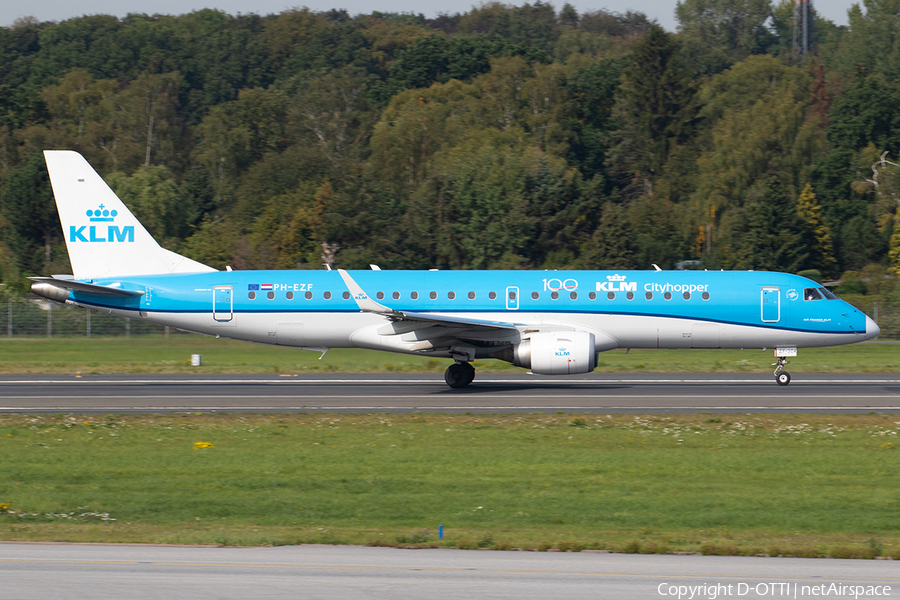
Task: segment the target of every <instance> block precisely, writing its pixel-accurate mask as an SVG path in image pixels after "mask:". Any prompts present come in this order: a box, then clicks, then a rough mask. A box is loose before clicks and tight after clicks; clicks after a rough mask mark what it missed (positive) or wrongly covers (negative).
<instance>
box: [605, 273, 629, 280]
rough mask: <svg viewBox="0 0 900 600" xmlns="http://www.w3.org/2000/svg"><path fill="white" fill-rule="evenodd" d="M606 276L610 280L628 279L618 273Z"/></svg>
mask: <svg viewBox="0 0 900 600" xmlns="http://www.w3.org/2000/svg"><path fill="white" fill-rule="evenodd" d="M606 278H607V279H608V280H610V281H625V279H627V278H626V277H625V276H624V275H619V274H618V273H616V274H615V275H607V276H606Z"/></svg>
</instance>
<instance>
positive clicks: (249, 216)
mask: <svg viewBox="0 0 900 600" xmlns="http://www.w3.org/2000/svg"><path fill="white" fill-rule="evenodd" d="M792 11H793V2H791V1H790V0H782V1H781V2H780V3H774V4H773V3H772V2H770V1H769V0H682V1H681V2H679V4H678V8H677V10H676V18H677V21H678V30H677V32H675V33H669V32H666V31H665V30H664V29H663V28H661V27H660V26H659V25H657V24H656V23H655V22H654V21H652V20H649V19H648V18H647V17H646V16H645V15H643V14H641V13H636V12H628V13H625V14H618V13H612V12H609V11H605V10H598V11H594V12H588V13H584V14H579V13H578V12H577V11H576V10H574V9H573V8H572V7H571V6H570V5H568V4H567V5H564V6H563V7H562V8H561V9H559V10H557V9H556V8H555V7H553V6H552V5H550V4H545V3H543V2H541V1H538V2H535V3H534V4H525V5H523V6H520V7H515V6H509V5H504V4H500V3H486V4H482V5H480V6H478V7H475V8H473V9H472V10H470V11H469V12H466V13H464V14H453V15H440V16H438V17H436V18H433V19H429V18H425V17H423V16H421V15H412V14H388V13H377V12H376V13H372V14H369V15H358V16H353V17H351V16H350V15H348V14H347V13H346V12H345V11H341V10H332V11H329V12H315V11H312V10H308V9H292V10H286V11H284V12H282V13H280V14H275V15H265V16H259V15H255V14H248V15H239V16H231V15H228V14H226V13H223V12H220V11H215V10H201V11H197V12H192V13H190V14H186V15H181V16H167V15H144V14H132V15H129V16H127V17H125V18H121V19H120V18H116V17H112V16H104V15H94V16H85V17H81V18H75V19H70V20H66V21H63V22H59V23H56V22H39V21H37V20H35V19H20V20H19V21H17V22H16V23H15V24H14V25H13V26H11V27H5V28H0V190H2V192H0V277H2V280H3V282H4V283H6V284H7V289H10V288H18V289H25V288H26V287H27V286H26V281H27V280H25V279H24V278H25V277H26V276H28V275H46V274H50V273H63V272H67V271H68V269H69V265H68V259H67V255H66V252H65V245H64V240H63V237H62V231H61V228H60V225H59V220H58V217H57V215H56V209H55V205H54V203H53V198H52V194H51V192H50V186H49V181H48V179H47V174H46V168H45V166H44V164H43V158H42V156H41V151H43V150H45V149H72V150H76V151H78V152H81V153H82V154H83V155H84V156H85V157H86V158H87V160H88V161H89V162H90V163H91V164H92V165H93V166H94V167H95V168H96V169H97V170H98V171H99V172H100V173H101V175H103V176H104V178H105V179H106V180H107V182H108V183H109V184H110V186H111V187H112V188H113V189H114V190H115V191H116V193H117V194H118V195H119V196H120V197H121V198H122V199H123V200H124V201H125V203H126V204H127V205H128V206H129V207H130V208H131V209H132V211H133V212H134V213H135V214H136V216H137V217H138V219H139V220H141V222H142V223H144V225H145V226H146V227H147V229H148V230H149V231H150V232H151V233H152V234H153V235H154V236H155V237H156V238H157V240H159V241H160V243H161V244H162V245H164V246H165V247H167V248H170V249H172V250H174V251H176V252H179V253H182V254H185V255H187V256H189V257H191V258H193V259H195V260H198V261H201V262H204V263H207V264H209V265H211V266H213V267H216V268H224V267H225V266H226V265H230V266H232V267H234V268H235V269H321V268H323V262H328V263H333V264H334V265H337V266H340V267H343V268H367V266H368V264H369V263H376V264H378V265H380V266H381V267H382V268H385V269H388V268H390V269H421V268H441V269H499V268H534V269H554V268H583V269H606V268H609V269H626V268H640V269H644V268H650V265H651V264H653V263H656V264H658V265H660V266H661V267H663V268H673V266H674V265H675V264H676V263H678V262H680V261H682V260H698V261H701V264H702V266H703V267H706V268H715V269H719V268H723V269H757V270H779V271H788V272H798V271H802V270H807V269H817V270H819V271H820V272H821V273H822V274H823V276H824V277H826V278H837V277H840V276H842V274H844V273H846V272H850V273H851V274H853V273H859V272H865V273H868V274H870V275H878V276H879V277H880V276H883V275H885V274H891V273H894V272H896V271H895V270H896V269H898V268H900V225H898V224H897V220H898V218H900V213H898V195H897V194H898V188H900V178H898V174H900V167H898V165H897V164H896V163H900V160H898V158H897V156H898V153H900V112H898V111H897V109H896V107H897V106H900V45H898V44H897V43H896V41H895V40H897V39H900V0H864V2H863V3H862V5H853V7H852V8H851V9H850V11H849V25H848V26H846V27H841V26H836V25H835V24H834V23H832V22H830V21H828V20H827V19H824V18H821V17H820V16H818V15H815V21H814V22H815V25H814V28H813V30H814V47H813V52H812V53H810V54H808V55H806V56H803V57H798V56H796V55H795V53H794V49H793V46H792V34H793V32H792ZM851 278H852V277H851Z"/></svg>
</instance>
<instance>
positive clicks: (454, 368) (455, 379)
mask: <svg viewBox="0 0 900 600" xmlns="http://www.w3.org/2000/svg"><path fill="white" fill-rule="evenodd" d="M474 380H475V367H473V366H472V365H470V364H469V363H453V364H452V365H450V366H449V367H447V370H446V371H444V381H446V382H447V385H449V386H450V387H452V388H461V387H466V386H467V385H469V384H470V383H472V381H474Z"/></svg>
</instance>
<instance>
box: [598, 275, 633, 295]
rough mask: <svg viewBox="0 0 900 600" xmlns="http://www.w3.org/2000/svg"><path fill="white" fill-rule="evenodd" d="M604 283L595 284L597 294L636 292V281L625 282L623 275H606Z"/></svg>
mask: <svg viewBox="0 0 900 600" xmlns="http://www.w3.org/2000/svg"><path fill="white" fill-rule="evenodd" d="M606 279H607V280H606V281H598V282H597V291H598V292H636V291H637V282H636V281H625V279H626V277H625V276H624V275H619V274H618V273H617V274H615V275H607V276H606Z"/></svg>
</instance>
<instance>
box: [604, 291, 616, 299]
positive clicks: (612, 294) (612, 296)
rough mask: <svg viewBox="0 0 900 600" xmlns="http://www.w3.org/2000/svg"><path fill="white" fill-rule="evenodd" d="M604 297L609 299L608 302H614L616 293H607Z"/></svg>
mask: <svg viewBox="0 0 900 600" xmlns="http://www.w3.org/2000/svg"><path fill="white" fill-rule="evenodd" d="M606 297H607V298H609V299H610V300H615V299H616V293H615V292H609V293H608V294H606Z"/></svg>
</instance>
